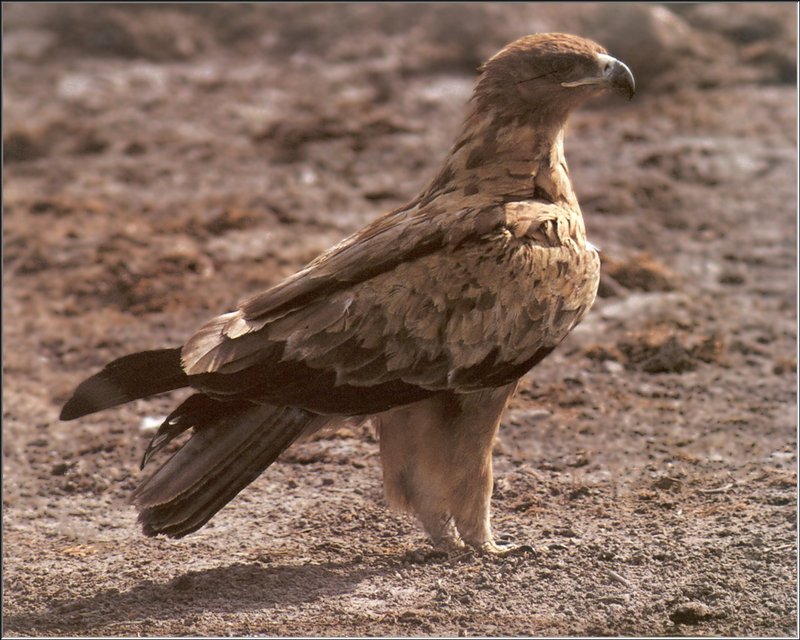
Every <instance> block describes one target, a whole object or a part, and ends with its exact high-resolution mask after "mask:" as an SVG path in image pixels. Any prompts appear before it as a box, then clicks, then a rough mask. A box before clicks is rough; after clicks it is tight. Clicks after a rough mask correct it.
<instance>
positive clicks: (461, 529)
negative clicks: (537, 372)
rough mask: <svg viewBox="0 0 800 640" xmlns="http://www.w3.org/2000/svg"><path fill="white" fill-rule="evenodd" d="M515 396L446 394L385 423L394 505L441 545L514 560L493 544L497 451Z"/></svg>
mask: <svg viewBox="0 0 800 640" xmlns="http://www.w3.org/2000/svg"><path fill="white" fill-rule="evenodd" d="M515 388H516V384H510V385H506V386H504V387H501V388H498V389H494V390H489V391H480V392H475V393H470V394H453V393H450V394H444V393H443V394H439V395H436V396H434V397H432V398H429V399H427V400H422V401H420V402H416V403H414V404H411V405H407V406H405V407H400V408H398V409H395V410H393V411H390V412H387V413H385V414H382V415H381V417H380V442H381V458H382V461H383V476H384V489H385V493H386V498H387V500H388V502H389V504H391V505H392V506H395V507H399V508H401V509H404V510H406V511H411V512H412V513H414V514H415V515H416V516H417V517H418V518H419V519H420V521H421V522H422V525H423V527H424V528H425V530H426V531H427V532H428V534H429V535H430V536H431V538H432V539H433V541H434V544H437V545H438V546H444V547H449V548H454V547H460V546H463V543H464V542H466V543H467V544H469V545H470V546H472V547H475V548H476V549H479V550H481V551H483V552H486V553H499V554H505V553H507V552H508V549H506V548H504V547H498V546H497V545H495V543H494V541H493V539H492V530H491V525H490V522H489V502H490V499H491V495H492V445H493V443H494V437H495V434H496V433H497V428H498V426H499V424H500V417H501V415H502V412H503V409H504V408H505V405H506V402H507V401H508V398H509V397H510V396H511V394H512V393H513V392H514V389H515ZM462 540H463V542H462Z"/></svg>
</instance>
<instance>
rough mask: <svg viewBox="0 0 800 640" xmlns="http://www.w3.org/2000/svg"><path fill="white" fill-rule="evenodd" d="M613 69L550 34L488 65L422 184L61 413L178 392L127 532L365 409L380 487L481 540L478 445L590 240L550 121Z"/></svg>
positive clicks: (212, 508) (585, 303)
mask: <svg viewBox="0 0 800 640" xmlns="http://www.w3.org/2000/svg"><path fill="white" fill-rule="evenodd" d="M606 89H615V90H620V91H622V92H624V93H625V94H626V95H628V97H630V96H631V95H632V94H633V77H632V75H631V73H630V71H629V70H628V68H627V67H625V65H624V64H622V63H621V62H619V61H617V60H615V59H614V58H611V57H610V56H608V55H607V54H606V52H605V51H604V50H603V49H602V48H601V47H600V46H599V45H597V44H595V43H593V42H590V41H588V40H584V39H582V38H578V37H575V36H569V35H562V34H544V35H533V36H528V37H525V38H522V39H520V40H517V41H516V42H513V43H511V44H510V45H508V46H507V47H505V48H504V49H503V50H502V51H500V52H499V53H498V54H497V55H495V56H494V57H493V58H491V59H490V60H489V61H488V62H486V64H485V65H484V66H483V67H482V68H481V73H480V76H479V78H478V82H477V85H476V88H475V93H474V95H473V97H472V99H471V101H470V111H469V114H468V116H467V119H466V122H465V125H464V129H463V132H462V134H461V135H460V136H459V137H458V139H457V140H456V142H455V144H454V146H453V148H452V149H451V151H450V154H449V156H448V157H447V159H446V160H445V162H444V165H443V167H442V169H441V170H440V172H439V173H438V175H437V176H436V177H435V178H434V179H433V180H432V181H431V183H430V184H429V185H428V186H427V187H426V188H425V189H424V190H423V191H422V192H421V193H420V195H419V196H418V197H417V198H415V199H414V200H412V201H411V202H410V203H408V204H407V205H406V206H403V207H400V208H399V209H396V210H395V211H392V212H390V213H388V214H386V215H385V216H383V217H381V218H379V219H377V220H376V221H375V222H373V223H372V224H370V225H368V226H367V227H365V228H364V229H362V230H361V231H359V232H357V233H355V234H354V235H352V236H351V237H349V238H347V239H346V240H344V241H343V242H341V243H340V244H338V245H337V246H335V247H333V248H332V249H330V250H329V251H327V252H326V253H324V254H322V255H321V256H319V257H318V258H317V259H316V260H314V261H313V262H311V263H310V264H309V265H308V266H306V267H305V268H304V269H302V270H301V271H299V272H298V273H296V274H295V275H293V276H291V277H290V278H287V279H286V280H284V281H283V282H281V283H280V284H278V285H276V286H274V287H273V288H271V289H269V290H268V291H266V292H264V293H261V294H259V295H257V296H255V297H252V298H250V299H248V300H245V301H244V302H243V303H241V305H240V306H239V308H238V309H237V310H236V311H233V312H231V313H226V314H224V315H222V316H219V317H217V318H214V319H213V320H211V321H210V322H208V323H207V324H206V325H205V326H203V327H202V328H201V329H200V330H199V331H197V332H196V333H195V334H194V335H193V336H191V337H190V338H189V339H188V341H187V342H186V344H185V345H184V346H183V347H182V348H180V349H164V350H159V351H148V352H144V353H139V354H133V355H130V356H126V357H124V358H120V359H119V360H116V361H114V362H112V363H111V364H109V365H108V366H107V367H106V368H105V369H103V370H102V371H101V372H100V373H98V374H96V375H95V376H93V377H91V378H89V379H88V380H86V381H84V382H83V383H82V384H81V385H80V386H79V387H78V389H77V390H76V392H75V394H74V396H73V397H72V398H71V399H70V400H69V402H67V404H66V405H65V406H64V409H63V411H62V414H61V418H62V419H64V420H70V419H74V418H77V417H80V416H82V415H86V414H88V413H92V412H93V411H98V410H100V409H105V408H108V407H111V406H115V405H118V404H121V403H123V402H127V401H129V400H133V399H135V398H141V397H146V396H149V395H152V394H155V393H160V392H165V391H170V390H172V389H176V388H179V387H184V386H190V387H192V388H194V389H195V390H196V391H197V393H196V394H195V395H193V396H191V397H190V398H189V399H188V400H186V401H185V402H184V403H183V404H181V405H180V406H179V407H178V408H177V409H176V410H175V411H174V412H173V413H172V414H171V415H170V416H169V417H168V418H167V419H166V420H165V422H164V424H163V425H162V426H161V428H160V429H159V431H158V433H157V434H156V436H155V437H154V439H153V441H152V442H151V443H150V446H149V447H148V450H147V452H146V453H145V457H144V460H143V465H144V464H145V463H146V462H147V461H148V460H149V459H150V458H151V456H153V455H154V454H155V453H157V452H158V450H159V449H161V448H162V447H163V446H164V445H165V444H167V443H168V442H169V441H171V440H172V439H173V438H175V437H176V436H177V435H179V434H180V433H182V432H183V431H186V430H187V429H192V430H193V434H192V437H191V438H190V439H189V441H188V442H187V443H186V444H185V445H184V446H183V447H182V448H181V449H180V450H179V451H178V452H177V453H176V454H175V455H174V456H173V457H172V458H170V459H169V460H168V461H167V462H166V463H165V464H164V465H163V466H162V467H161V468H160V469H159V470H158V471H156V472H155V474H153V475H152V476H151V477H150V478H149V479H148V480H146V481H145V482H144V483H143V484H142V485H141V486H140V487H139V488H138V489H137V490H136V492H135V494H134V497H133V500H134V502H135V504H136V505H137V506H138V507H139V510H140V521H141V522H142V525H143V528H144V531H145V533H147V534H148V535H155V534H158V533H164V534H166V535H169V536H173V537H181V536H183V535H186V534H187V533H190V532H192V531H195V530H196V529H198V528H199V527H201V526H202V525H203V524H204V523H205V522H207V521H208V519H209V518H211V516H213V515H214V513H216V512H217V511H218V510H219V509H220V508H222V507H223V506H224V505H225V504H226V503H227V502H228V501H230V500H231V499H232V498H233V497H234V496H235V495H236V494H237V493H238V492H239V491H241V490H242V489H243V488H244V487H245V486H246V485H247V484H249V483H250V482H251V481H252V480H253V479H255V478H256V477H257V476H258V475H259V474H260V473H261V472H262V471H263V470H264V469H265V468H266V467H267V466H268V465H269V464H271V463H272V462H273V461H274V460H275V458H276V457H277V456H278V455H279V454H280V453H281V452H282V451H283V450H284V449H286V448H287V447H288V446H289V445H291V443H292V442H293V441H295V440H296V439H297V438H298V437H300V436H301V435H303V434H307V433H310V432H313V431H315V430H317V429H319V428H321V427H322V426H324V425H325V424H326V423H328V422H330V421H331V420H335V419H338V418H339V417H341V416H375V418H376V421H377V423H378V425H379V433H380V449H381V457H382V461H383V465H384V482H385V490H386V496H387V498H388V500H389V502H390V503H391V504H393V505H395V506H398V507H400V508H403V509H407V510H409V511H411V512H413V513H415V514H416V515H417V516H418V517H419V519H420V520H421V522H422V524H423V526H424V527H425V529H426V531H427V532H428V533H429V534H430V535H431V537H432V538H433V540H434V541H435V542H436V543H438V544H443V545H448V546H452V545H456V546H457V545H461V544H463V543H467V544H469V545H471V546H473V547H476V548H479V549H482V550H484V551H486V552H489V553H503V552H506V551H507V549H501V548H500V547H498V546H497V545H495V543H494V542H493V539H492V534H491V528H490V524H489V499H490V496H491V489H492V461H491V452H492V442H493V439H494V436H495V433H496V431H497V428H498V425H499V422H500V416H501V414H502V411H503V409H504V407H505V405H506V402H507V400H508V399H509V397H510V396H511V395H512V394H513V392H514V389H515V388H516V384H517V381H518V380H519V378H520V377H521V376H522V375H523V374H525V373H526V372H527V371H528V370H529V369H530V368H531V367H533V366H534V365H535V364H536V363H538V362H539V361H540V360H541V359H542V358H544V357H545V356H546V355H547V354H549V353H550V352H551V351H552V350H553V349H554V348H555V347H556V346H557V345H558V344H559V343H560V342H561V341H562V340H563V339H564V338H565V337H566V336H567V334H568V333H569V332H570V330H571V329H572V328H573V327H574V326H575V325H576V324H577V323H578V322H580V320H581V318H583V316H584V315H585V314H586V312H587V311H588V309H589V307H590V306H591V305H592V302H593V301H594V298H595V293H596V291H597V284H598V279H599V268H600V266H599V260H598V256H597V253H596V251H595V250H594V248H592V247H591V245H589V244H587V242H586V233H585V229H584V223H583V218H582V216H581V211H580V207H579V206H578V202H577V200H576V198H575V193H574V191H573V189H572V184H571V182H570V179H569V173H568V171H567V165H566V162H565V160H564V150H563V140H564V125H565V123H566V120H567V117H568V116H569V114H570V113H571V111H573V110H574V109H575V108H576V107H578V106H579V105H580V104H581V103H582V102H583V101H585V100H586V99H587V98H589V97H591V96H593V95H596V94H598V93H600V92H601V91H604V90H606Z"/></svg>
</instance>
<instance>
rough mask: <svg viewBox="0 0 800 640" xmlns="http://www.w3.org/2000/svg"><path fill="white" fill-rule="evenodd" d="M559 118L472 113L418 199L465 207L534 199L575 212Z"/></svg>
mask: <svg viewBox="0 0 800 640" xmlns="http://www.w3.org/2000/svg"><path fill="white" fill-rule="evenodd" d="M565 124H566V123H565V121H558V120H556V121H552V122H545V121H542V122H537V121H534V120H528V121H519V120H510V121H508V120H505V119H503V118H501V117H497V115H496V114H495V113H492V112H489V113H486V112H483V113H479V112H475V111H473V113H471V114H470V116H469V117H468V118H467V122H466V126H465V127H464V131H463V133H462V134H461V136H460V137H459V138H458V139H457V140H456V143H455V144H454V145H453V148H452V149H451V151H450V155H449V156H448V157H447V159H446V160H445V163H444V165H443V167H442V169H441V171H440V172H439V174H438V176H437V177H436V178H435V179H434V180H433V181H432V182H431V183H430V184H429V185H428V187H427V188H426V190H425V191H424V192H423V194H422V195H421V200H422V201H423V202H431V201H432V200H434V199H437V200H438V199H439V198H441V197H445V198H447V199H448V200H450V199H454V198H457V199H459V200H463V201H464V206H470V205H471V204H472V200H473V199H476V202H480V203H481V204H483V205H487V204H491V203H495V204H502V203H504V202H508V201H509V200H516V199H520V200H523V199H540V200H545V201H549V202H552V203H555V204H563V205H566V206H568V207H570V208H574V209H576V210H578V202H577V199H576V197H575V192H574V191H573V189H572V181H571V180H570V177H569V171H568V169H567V163H566V160H565V158H564V125H565Z"/></svg>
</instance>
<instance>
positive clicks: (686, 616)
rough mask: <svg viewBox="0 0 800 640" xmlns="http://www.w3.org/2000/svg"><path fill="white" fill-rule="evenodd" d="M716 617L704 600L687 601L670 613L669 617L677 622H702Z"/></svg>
mask: <svg viewBox="0 0 800 640" xmlns="http://www.w3.org/2000/svg"><path fill="white" fill-rule="evenodd" d="M715 617H716V616H715V615H714V613H713V612H712V610H711V609H710V608H709V607H707V606H706V605H704V604H703V603H702V602H687V603H685V604H682V605H679V606H678V607H676V608H675V609H674V610H673V611H672V613H670V614H669V619H670V620H672V622H674V623H675V624H692V625H694V624H700V623H701V622H705V621H706V620H710V619H712V618H715Z"/></svg>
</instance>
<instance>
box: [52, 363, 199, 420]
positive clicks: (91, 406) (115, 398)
mask: <svg viewBox="0 0 800 640" xmlns="http://www.w3.org/2000/svg"><path fill="white" fill-rule="evenodd" d="M188 383H189V379H188V377H187V375H186V373H185V372H184V371H183V367H182V366H181V349H180V348H177V349H157V350H154V351H142V352H141V353H134V354H131V355H128V356H124V357H122V358H118V359H117V360H114V361H113V362H111V363H109V364H108V365H106V366H105V368H104V369H103V370H102V371H100V372H99V373H96V374H95V375H93V376H92V377H91V378H88V379H87V380H84V381H83V382H82V383H81V384H80V385H78V388H77V389H75V392H74V393H73V394H72V397H71V398H70V399H69V400H68V401H67V403H66V404H65V405H64V408H63V409H62V410H61V416H60V418H61V420H74V419H75V418H80V417H81V416H85V415H88V414H90V413H95V412H96V411H101V410H102V409H109V408H111V407H116V406H117V405H120V404H124V403H126V402H130V401H131V400H138V399H139V398H146V397H147V396H152V395H155V394H157V393H164V392H166V391H172V390H173V389H180V388H181V387H185V386H187V385H188Z"/></svg>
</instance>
